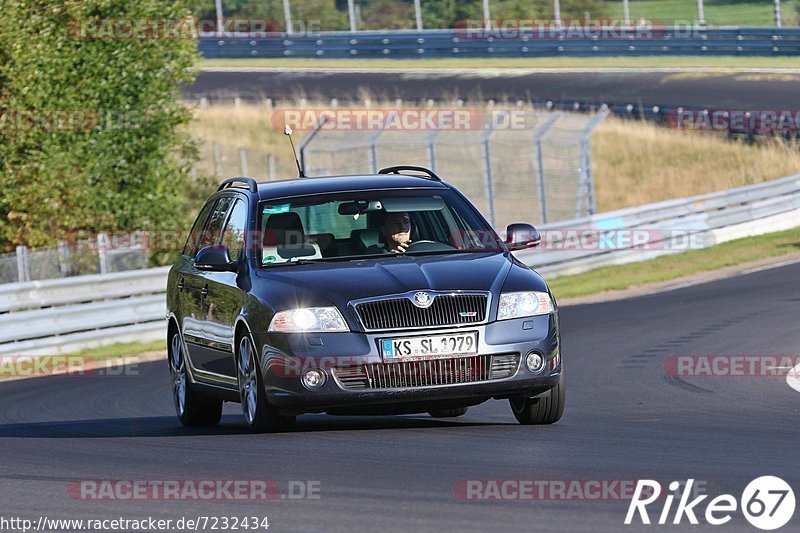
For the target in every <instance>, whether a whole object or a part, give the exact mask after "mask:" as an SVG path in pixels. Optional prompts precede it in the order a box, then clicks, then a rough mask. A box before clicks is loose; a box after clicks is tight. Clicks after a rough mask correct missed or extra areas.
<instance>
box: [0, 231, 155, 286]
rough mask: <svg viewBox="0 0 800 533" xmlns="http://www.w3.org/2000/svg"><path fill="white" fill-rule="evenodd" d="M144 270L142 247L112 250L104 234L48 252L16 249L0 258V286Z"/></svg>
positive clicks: (145, 254) (53, 248) (113, 247)
mask: <svg viewBox="0 0 800 533" xmlns="http://www.w3.org/2000/svg"><path fill="white" fill-rule="evenodd" d="M145 267H147V249H146V248H145V247H144V246H139V245H135V246H130V245H128V244H126V245H125V246H119V247H118V246H115V245H114V243H113V241H112V240H111V239H110V238H109V237H108V236H107V235H105V234H100V235H98V236H97V238H96V239H91V240H81V241H79V242H77V243H74V244H68V243H66V242H63V243H61V244H60V245H59V246H56V247H51V248H39V249H36V250H31V249H29V248H28V247H26V246H17V249H16V251H15V252H14V253H10V254H2V255H0V283H14V282H22V281H35V280H43V279H55V278H65V277H70V276H82V275H85V274H106V273H109V272H122V271H124V270H136V269H139V268H145Z"/></svg>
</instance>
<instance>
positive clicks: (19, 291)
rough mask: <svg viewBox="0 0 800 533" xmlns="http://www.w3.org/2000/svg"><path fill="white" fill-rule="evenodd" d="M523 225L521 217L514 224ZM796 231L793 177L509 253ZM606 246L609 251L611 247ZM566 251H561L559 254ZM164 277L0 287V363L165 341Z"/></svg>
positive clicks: (535, 260)
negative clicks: (622, 237) (592, 240)
mask: <svg viewBox="0 0 800 533" xmlns="http://www.w3.org/2000/svg"><path fill="white" fill-rule="evenodd" d="M523 218H524V217H523ZM798 225H800V174H798V175H795V176H790V177H787V178H782V179H779V180H774V181H769V182H765V183H760V184H756V185H749V186H746V187H739V188H736V189H730V190H727V191H720V192H715V193H711V194H705V195H701V196H694V197H690V198H681V199H677V200H669V201H666V202H659V203H655V204H649V205H644V206H640V207H634V208H629V209H622V210H619V211H613V212H607V213H601V214H598V215H593V216H589V217H585V218H581V219H576V220H570V221H564V222H558V223H553V224H547V225H545V226H542V227H541V228H540V229H541V231H542V232H543V234H544V242H543V246H542V247H540V248H538V249H534V250H525V251H521V252H515V255H517V257H518V258H520V259H521V260H523V261H524V262H525V263H526V264H529V265H531V266H533V267H534V268H535V269H536V270H537V271H539V272H541V273H542V274H545V275H546V276H548V277H551V276H558V275H566V274H575V273H579V272H583V271H586V270H591V269H593V268H598V267H601V266H608V265H615V264H622V263H628V262H633V261H643V260H646V259H651V258H653V257H657V256H659V255H664V254H669V253H676V252H681V251H684V250H685V249H686V248H685V247H683V246H676V240H679V239H686V238H687V236H690V237H692V238H693V240H692V242H693V246H692V248H698V247H700V248H703V247H707V246H711V245H713V244H716V243H720V242H724V241H727V240H731V239H736V238H741V237H745V236H749V235H760V234H763V233H768V232H770V231H779V230H782V229H788V228H791V227H796V226H798ZM629 230H631V231H637V230H638V231H642V232H645V234H646V235H647V236H648V238H649V241H648V243H647V244H648V246H647V247H642V246H634V245H633V244H631V245H629V246H614V247H612V248H609V249H605V248H597V247H594V248H593V247H589V248H582V247H578V248H575V249H572V248H569V247H568V246H566V245H567V244H568V240H569V239H570V231H575V232H577V234H578V235H580V234H583V235H585V234H593V235H594V236H595V237H596V239H601V240H602V239H605V238H609V236H610V235H613V234H614V233H615V232H617V233H618V232H620V231H624V232H629ZM613 241H614V239H613V238H609V242H613ZM560 248H566V249H560ZM168 270H169V267H161V268H154V269H147V270H133V271H128V272H118V273H113V274H103V275H90V276H83V277H76V278H65V279H55V280H45V281H34V282H25V283H10V284H5V285H0V355H9V354H31V355H40V354H58V353H67V352H70V351H75V350H79V349H81V348H85V347H90V346H97V345H102V344H110V343H114V342H131V341H142V340H153V339H163V338H165V328H166V321H165V320H164V316H165V301H164V294H163V293H164V289H165V286H166V276H167V272H168Z"/></svg>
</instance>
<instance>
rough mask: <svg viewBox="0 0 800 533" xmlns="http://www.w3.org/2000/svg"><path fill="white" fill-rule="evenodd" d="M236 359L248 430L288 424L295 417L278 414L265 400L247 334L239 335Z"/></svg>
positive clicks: (270, 429)
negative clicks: (240, 336)
mask: <svg viewBox="0 0 800 533" xmlns="http://www.w3.org/2000/svg"><path fill="white" fill-rule="evenodd" d="M236 360H237V364H236V367H237V376H238V381H239V397H240V399H241V402H242V414H243V415H244V421H245V422H246V423H247V427H248V428H250V431H252V432H253V433H264V432H268V431H280V430H283V429H286V428H288V427H290V426H291V425H292V424H293V423H294V420H295V418H294V417H293V416H291V417H290V416H281V415H280V414H278V410H277V409H276V408H275V407H274V406H272V405H270V404H269V403H268V402H267V394H266V392H265V389H264V383H263V381H262V378H261V372H259V368H258V361H257V360H256V355H255V350H254V349H253V343H252V342H251V341H250V337H249V336H248V335H243V336H242V338H241V339H240V340H239V347H238V350H237V354H236Z"/></svg>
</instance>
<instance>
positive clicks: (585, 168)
mask: <svg viewBox="0 0 800 533" xmlns="http://www.w3.org/2000/svg"><path fill="white" fill-rule="evenodd" d="M608 114H609V110H608V107H607V106H606V105H605V104H604V105H603V106H602V107H601V108H600V111H598V112H597V114H596V115H595V116H594V117H592V119H591V120H590V121H589V123H588V124H587V125H586V127H585V128H584V130H583V132H582V133H583V137H582V138H581V168H580V169H579V171H580V178H579V179H580V181H579V182H578V194H577V195H576V199H575V216H576V217H580V216H581V213H580V201H581V193H583V194H584V195H585V196H584V198H585V199H586V210H587V211H588V213H589V214H590V215H592V214H594V212H595V211H596V210H597V203H596V199H595V197H594V175H593V174H592V149H591V142H590V137H591V135H592V132H593V131H594V130H595V128H597V126H599V125H600V123H602V122H603V121H604V120H605V119H606V117H607V116H608Z"/></svg>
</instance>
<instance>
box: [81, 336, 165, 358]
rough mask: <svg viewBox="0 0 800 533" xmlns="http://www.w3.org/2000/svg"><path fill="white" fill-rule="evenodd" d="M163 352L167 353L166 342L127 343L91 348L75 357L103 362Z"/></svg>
mask: <svg viewBox="0 0 800 533" xmlns="http://www.w3.org/2000/svg"><path fill="white" fill-rule="evenodd" d="M158 350H161V351H163V352H164V353H166V351H167V344H166V341H164V340H161V341H152V342H125V343H122V342H120V343H116V344H109V345H108V346H100V347H98V348H89V349H87V350H80V351H77V352H75V353H74V355H81V356H83V357H86V358H87V359H94V360H103V359H114V358H116V357H132V356H134V355H139V354H141V353H145V352H155V351H158Z"/></svg>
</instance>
